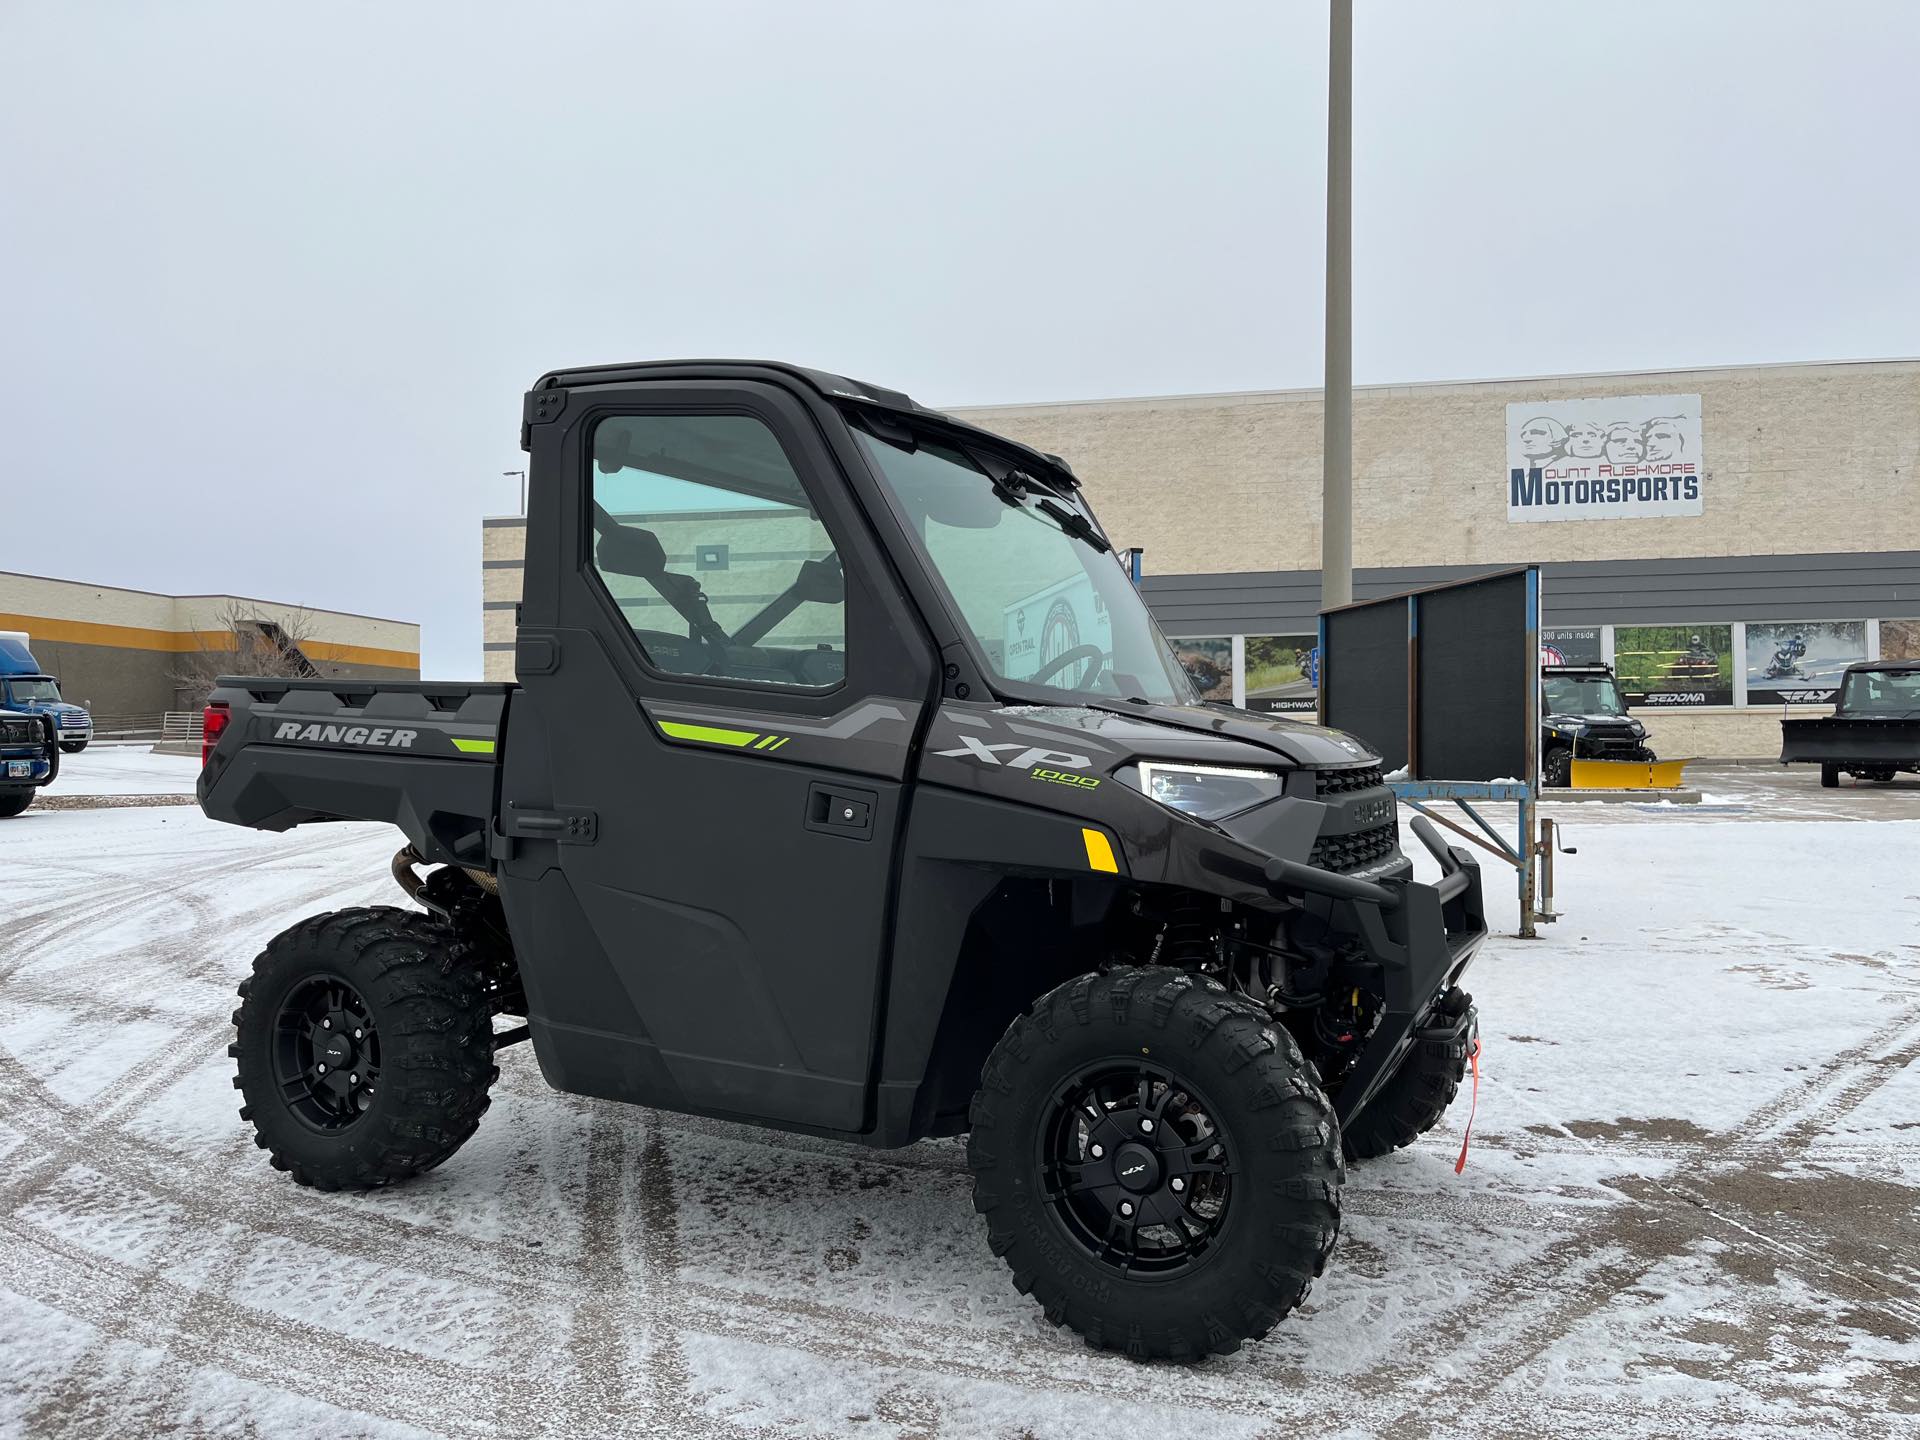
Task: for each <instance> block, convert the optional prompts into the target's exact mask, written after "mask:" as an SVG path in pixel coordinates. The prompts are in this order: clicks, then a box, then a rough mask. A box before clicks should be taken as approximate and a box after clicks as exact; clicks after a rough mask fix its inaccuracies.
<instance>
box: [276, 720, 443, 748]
mask: <svg viewBox="0 0 1920 1440" xmlns="http://www.w3.org/2000/svg"><path fill="white" fill-rule="evenodd" d="M419 736H420V732H419V731H418V730H394V729H391V728H389V727H387V726H384V725H302V724H301V723H300V722H299V721H298V720H286V721H283V722H281V724H280V725H279V727H278V728H276V729H275V730H274V732H273V738H274V739H276V740H322V741H325V742H326V743H327V744H329V745H384V746H386V747H387V748H388V749H389V750H411V749H412V748H413V742H414V741H415V740H417V739H418V738H419Z"/></svg>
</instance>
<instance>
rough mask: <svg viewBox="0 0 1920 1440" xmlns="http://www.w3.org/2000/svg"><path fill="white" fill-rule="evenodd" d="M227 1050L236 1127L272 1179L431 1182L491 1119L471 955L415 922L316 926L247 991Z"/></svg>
mask: <svg viewBox="0 0 1920 1440" xmlns="http://www.w3.org/2000/svg"><path fill="white" fill-rule="evenodd" d="M240 998H241V1004H240V1008H239V1009H238V1010H236V1011H234V1012H233V1023H234V1026H235V1028H236V1029H237V1030H238V1031H239V1038H238V1040H236V1041H235V1043H234V1044H233V1045H231V1046H229V1047H228V1051H227V1053H228V1054H229V1055H231V1056H233V1058H234V1061H235V1063H236V1066H237V1069H238V1071H239V1073H238V1075H237V1076H235V1078H234V1082H233V1083H234V1086H235V1088H236V1089H238V1090H239V1091H240V1092H241V1093H242V1095H243V1097H244V1098H245V1100H246V1104H245V1106H244V1107H243V1108H242V1109H241V1111H240V1118H241V1119H242V1120H249V1121H251V1122H252V1124H253V1129H254V1143H255V1144H257V1145H259V1146H260V1148H261V1149H263V1150H265V1151H267V1153H268V1155H269V1156H270V1157H271V1159H272V1161H273V1166H274V1168H275V1169H276V1170H284V1171H286V1172H287V1173H288V1174H289V1175H291V1176H292V1177H293V1179H294V1180H295V1181H297V1182H298V1183H299V1184H302V1185H311V1186H314V1187H315V1188H317V1189H321V1190H340V1189H349V1188H352V1189H365V1188H369V1187H372V1186H376V1185H386V1184H390V1183H391V1182H393V1181H395V1180H404V1179H407V1178H408V1177H409V1176H413V1175H418V1174H420V1173H421V1172H423V1171H426V1170H431V1169H432V1168H433V1167H434V1166H436V1165H438V1164H440V1163H441V1162H442V1161H443V1160H445V1159H446V1158H447V1157H448V1156H449V1155H451V1154H453V1152H454V1151H455V1150H458V1149H459V1148H460V1146H461V1145H462V1144H464V1143H465V1142H466V1140H467V1137H468V1136H470V1135H472V1134H473V1132H474V1130H475V1128H476V1127H477V1126H478V1125H479V1123H480V1117H481V1115H482V1114H484V1113H485V1111H486V1109H487V1104H488V1101H487V1087H488V1086H489V1085H490V1084H492V1082H493V1080H494V1079H495V1078H496V1077H497V1076H498V1074H499V1071H498V1070H496V1069H495V1068H494V1064H493V1012H492V1007H491V1005H490V1003H489V1001H488V998H487V990H486V984H485V976H484V974H483V971H482V969H481V966H480V963H479V957H478V955H477V954H476V952H475V951H474V947H473V946H472V945H470V944H469V943H468V942H466V941H464V940H461V939H459V938H458V937H457V936H456V935H455V934H454V933H453V932H452V931H451V930H449V929H448V928H447V927H446V926H444V925H442V924H440V923H439V922H438V921H435V920H433V919H431V918H429V917H428V916H426V915H422V914H420V913H419V912H418V911H414V910H399V909H393V908H390V907H385V906H380V907H369V908H365V909H355V910H339V911H335V912H333V913H331V914H326V915H315V916H313V917H312V918H310V919H307V920H303V921H301V922H300V923H299V924H298V925H295V926H294V927H293V928H292V929H290V930H286V931H283V932H282V933H280V934H279V935H276V936H275V937H274V938H273V939H272V940H271V941H269V942H268V944H267V948H266V949H265V950H263V951H262V952H261V953H260V956H259V958H258V959H256V960H255V961H254V962H253V974H252V975H251V976H249V977H248V978H247V979H245V980H243V981H241V982H240Z"/></svg>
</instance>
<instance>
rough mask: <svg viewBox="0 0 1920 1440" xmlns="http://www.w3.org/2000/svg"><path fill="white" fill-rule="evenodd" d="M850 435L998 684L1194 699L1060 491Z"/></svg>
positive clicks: (957, 456) (924, 441) (949, 451)
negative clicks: (1005, 480)
mask: <svg viewBox="0 0 1920 1440" xmlns="http://www.w3.org/2000/svg"><path fill="white" fill-rule="evenodd" d="M855 433H856V434H858V435H859V436H860V443H861V444H862V445H863V446H864V447H865V448H866V451H867V454H868V456H869V457H871V458H872V460H873V461H874V464H875V467H876V468H877V469H878V470H879V472H880V473H881V475H882V476H883V477H884V478H885V480H886V482H887V486H888V488H889V489H890V490H892V492H893V494H894V496H895V498H896V499H897V500H898V501H899V503H900V506H901V508H902V509H903V510H904V511H905V512H906V516H907V520H908V523H909V524H911V525H912V527H913V529H914V532H915V533H916V534H917V535H918V536H919V538H920V542H921V544H922V545H923V547H924V548H925V551H926V555H927V558H928V559H929V560H930V561H931V562H932V564H933V569H934V571H935V573H936V574H938V576H939V577H940V581H941V583H942V584H943V585H944V586H945V587H946V590H947V594H948V595H949V596H951V597H952V599H953V603H954V605H955V607H956V608H957V609H958V611H959V613H960V615H961V617H962V619H963V620H964V621H965V622H966V625H967V628H968V629H969V630H971V631H972V632H973V636H974V639H975V640H976V641H978V642H979V648H980V653H981V654H982V655H983V656H984V657H985V658H986V662H987V665H988V667H989V668H990V669H991V670H992V671H993V673H994V675H995V676H996V677H997V678H998V679H1000V680H1003V681H1009V682H1012V683H1015V684H1018V685H1032V686H1039V687H1041V688H1043V689H1046V690H1049V691H1060V692H1065V694H1066V695H1067V696H1069V697H1072V698H1077V699H1080V700H1086V699H1091V698H1094V697H1100V698H1106V699H1114V698H1119V699H1137V700H1150V701H1152V702H1154V703H1155V704H1161V705H1191V704H1194V703H1195V702H1196V701H1197V700H1198V698H1199V697H1198V696H1197V695H1196V693H1195V692H1194V689H1193V686H1192V683H1191V682H1190V681H1189V680H1188V679H1187V676H1186V672H1185V671H1183V670H1182V669H1181V668H1180V666H1179V663H1178V662H1177V661H1176V660H1175V659H1174V658H1173V652H1172V650H1171V649H1169V647H1168V645H1167V642H1166V639H1165V638H1164V637H1163V636H1162V635H1161V634H1160V627H1159V626H1158V625H1156V624H1154V621H1153V616H1152V615H1151V614H1149V613H1148V611H1147V607H1146V604H1145V602H1143V601H1142V600H1141V599H1140V594H1139V592H1138V591H1137V590H1135V589H1134V588H1133V582H1132V581H1131V580H1129V579H1128V578H1127V574H1126V572H1125V571H1124V570H1122V569H1121V568H1120V562H1119V560H1118V559H1116V558H1115V556H1114V555H1113V553H1112V552H1111V551H1110V550H1106V549H1102V548H1101V547H1100V546H1099V545H1098V544H1096V543H1095V542H1094V541H1093V540H1092V539H1091V538H1089V536H1090V535H1091V534H1093V533H1094V532H1093V531H1092V527H1091V526H1090V525H1088V523H1087V520H1086V517H1085V515H1084V514H1083V512H1082V511H1081V509H1080V506H1079V503H1078V501H1077V500H1074V499H1073V498H1071V496H1070V494H1069V493H1063V492H1064V487H1062V490H1059V491H1056V490H1054V489H1052V488H1050V487H1049V486H1047V485H1046V484H1044V483H1042V482H1040V481H1037V480H1035V481H1032V482H1030V483H1019V482H1016V483H1014V484H1012V485H1007V484H1002V485H998V486H997V485H996V484H995V483H994V481H993V480H992V479H990V478H989V477H988V475H987V473H986V472H985V471H984V470H982V469H981V468H980V466H979V465H977V464H975V463H974V461H973V459H972V458H971V457H970V456H968V455H967V454H966V453H965V452H964V451H962V450H960V449H959V448H957V447H956V446H954V445H952V444H950V443H948V442H946V441H943V440H939V439H936V438H933V437H931V436H928V435H925V434H922V435H919V436H917V437H916V439H915V440H913V441H905V442H902V443H895V442H894V441H891V440H883V439H878V438H875V437H874V436H872V435H869V434H867V433H866V432H865V431H864V430H856V432H855ZM909 445H910V446H911V447H912V448H908V446H909ZM1083 527H1084V528H1083ZM1076 530H1079V531H1082V533H1078V534H1076V533H1072V532H1074V531H1076Z"/></svg>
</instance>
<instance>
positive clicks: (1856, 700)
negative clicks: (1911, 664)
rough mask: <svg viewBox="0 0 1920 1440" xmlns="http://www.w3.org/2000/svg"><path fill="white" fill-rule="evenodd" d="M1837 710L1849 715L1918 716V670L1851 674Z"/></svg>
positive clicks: (1919, 687)
mask: <svg viewBox="0 0 1920 1440" xmlns="http://www.w3.org/2000/svg"><path fill="white" fill-rule="evenodd" d="M1840 708H1841V709H1842V710H1844V711H1845V712H1846V713H1847V714H1849V715H1920V670H1855V671H1854V672H1853V673H1852V674H1850V675H1848V676H1847V680H1846V685H1845V688H1843V689H1842V690H1841V692H1840Z"/></svg>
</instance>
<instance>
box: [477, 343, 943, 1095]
mask: <svg viewBox="0 0 1920 1440" xmlns="http://www.w3.org/2000/svg"><path fill="white" fill-rule="evenodd" d="M566 406H567V410H566V413H565V415H564V416H563V417H562V418H561V419H560V421H558V422H556V423H549V424H544V425H540V426H535V427H532V437H533V438H532V445H533V475H534V481H535V483H534V485H533V487H532V489H533V497H534V500H533V511H532V514H531V515H530V519H529V530H528V534H529V551H528V557H527V566H526V571H525V589H524V593H523V599H522V602H521V603H522V610H521V616H520V626H519V630H518V642H517V649H516V662H517V668H518V672H519V679H520V684H521V686H522V689H521V691H520V692H519V693H518V694H517V695H516V696H515V697H514V699H513V702H512V706H511V709H510V714H509V720H508V734H507V742H506V757H505V762H504V777H503V787H504V794H503V806H502V818H501V822H500V825H501V830H502V836H501V839H500V842H499V843H500V845H501V846H502V848H504V849H506V850H507V851H509V852H510V853H509V854H508V856H507V858H506V859H505V861H504V863H503V897H504V898H505V900H506V903H507V907H508V913H509V916H510V920H511V923H512V926H513V929H514V934H515V940H516V944H517V946H518V947H519V949H520V952H521V957H522V963H521V968H522V971H523V975H524V977H525V981H526V987H527V991H528V997H529V1006H530V1009H531V1010H532V1011H533V1014H532V1015H531V1017H530V1018H531V1022H532V1027H533V1038H534V1041H535V1048H536V1050H537V1051H538V1053H539V1056H540V1059H541V1063H542V1065H543V1066H544V1067H546V1069H547V1073H548V1075H549V1078H550V1079H552V1080H553V1081H554V1083H556V1084H558V1085H560V1086H561V1087H562V1088H565V1089H570V1090H578V1091H583V1092H586V1093H593V1094H602V1095H610V1096H615V1097H617V1098H621V1099H629V1100H639V1101H642V1102H646V1103H653V1104H660V1105H665V1106H669V1107H673V1108H680V1109H690V1110H697V1111H704V1112H709V1113H716V1114H738V1115H741V1116H747V1117H753V1118H756V1119H770V1120H776V1121H784V1122H788V1123H792V1124H797V1125H805V1126H817V1127H821V1128H826V1129H833V1130H841V1131H858V1130H860V1129H862V1128H865V1126H866V1125H867V1123H868V1115H869V1093H868V1092H869V1088H870V1073H871V1068H872V1060H873V1045H874V1031H875V1025H876V1015H877V1011H878V1007H879V1004H880V1000H881V977H882V973H883V966H884V963H885V960H886V950H887V943H888V937H889V935H890V934H891V930H892V926H891V913H890V907H891V903H892V890H893V859H894V849H895V842H896V839H897V837H898V835H899V833H900V829H901V822H902V815H903V810H904V807H905V802H906V798H907V795H906V782H907V778H908V776H907V770H908V759H909V753H910V747H911V744H912V742H913V739H914V737H915V735H916V733H917V731H918V728H919V723H920V717H921V712H922V710H923V708H924V706H925V705H926V703H927V701H928V697H929V693H930V687H931V684H932V677H933V668H932V652H931V646H930V643H929V642H928V641H927V640H926V639H925V637H924V635H923V633H922V631H921V629H920V626H919V623H918V621H917V619H916V618H915V616H914V614H913V612H912V611H911V610H910V609H909V608H907V606H906V603H905V602H904V601H903V599H902V598H901V597H900V595H899V594H898V587H897V586H896V585H893V584H891V583H889V581H888V578H887V577H888V574H889V571H888V568H887V566H886V563H885V560H884V557H883V556H882V555H881V554H880V552H879V550H878V547H877V546H876V544H875V542H874V540H873V539H872V537H871V534H870V531H869V529H868V526H867V523H866V519H865V517H864V516H863V514H862V513H861V512H860V510H859V508H858V505H857V502H856V501H855V500H854V498H853V496H852V494H851V493H850V492H849V489H848V486H847V484H846V481H845V478H844V474H843V472H842V470H841V468H840V467H841V465H842V463H843V462H844V459H845V456H844V453H836V450H835V444H834V431H833V423H832V422H833V421H834V420H837V416H831V415H830V414H829V415H822V414H821V413H819V412H817V411H816V410H815V409H813V408H812V402H809V401H807V400H806V399H805V398H804V397H803V396H801V395H800V394H797V393H794V392H790V391H788V390H786V389H783V388H782V387H780V386H778V385H775V384H772V383H767V382H747V381H733V382H690V381H684V380H675V381H667V380H662V381H659V382H647V383H628V384H623V385H620V386H616V387H593V388H592V389H590V390H589V391H586V392H582V391H573V392H570V394H569V396H568V399H567V401H566ZM841 435H842V437H843V438H844V431H842V432H841ZM529 952H531V953H529Z"/></svg>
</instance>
